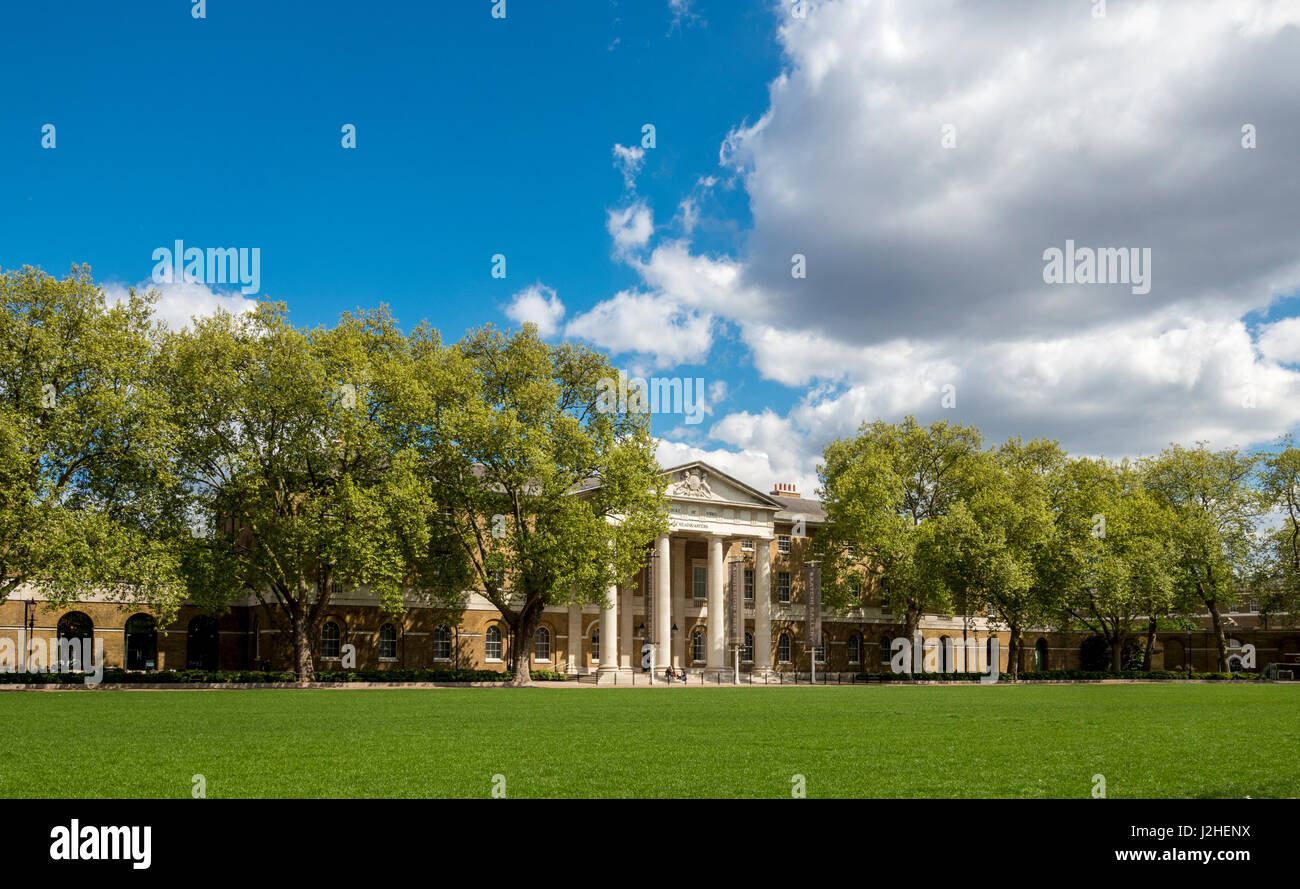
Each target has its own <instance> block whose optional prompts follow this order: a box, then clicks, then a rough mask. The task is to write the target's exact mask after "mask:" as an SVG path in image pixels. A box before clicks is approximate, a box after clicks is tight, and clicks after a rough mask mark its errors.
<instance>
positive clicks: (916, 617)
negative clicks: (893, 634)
mask: <svg viewBox="0 0 1300 889" xmlns="http://www.w3.org/2000/svg"><path fill="white" fill-rule="evenodd" d="M919 622H920V613H919V609H917V610H915V611H914V610H913V609H912V607H911V606H910V605H909V606H908V607H907V610H906V611H904V612H903V636H904V637H906V639H907V644H908V647H909V650H910V648H911V646H913V645H915V644H916V640H915V639H914V638H913V637H914V636H915V635H916V625H917V624H918V623H919ZM916 655H917V652H915V651H912V656H911V657H910V658H908V659H907V674H908V675H909V676H910V675H912V669H913V665H914V664H915V663H916Z"/></svg>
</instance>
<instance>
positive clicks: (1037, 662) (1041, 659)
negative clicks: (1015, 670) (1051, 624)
mask: <svg viewBox="0 0 1300 889" xmlns="http://www.w3.org/2000/svg"><path fill="white" fill-rule="evenodd" d="M1034 669H1035V670H1046V669H1047V640H1046V639H1039V640H1038V641H1037V642H1036V643H1034Z"/></svg>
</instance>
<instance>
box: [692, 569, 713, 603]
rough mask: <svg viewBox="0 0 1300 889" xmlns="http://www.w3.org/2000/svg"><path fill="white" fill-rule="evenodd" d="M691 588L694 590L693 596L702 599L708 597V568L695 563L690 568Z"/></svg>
mask: <svg viewBox="0 0 1300 889" xmlns="http://www.w3.org/2000/svg"><path fill="white" fill-rule="evenodd" d="M691 578H692V581H693V582H692V584H691V586H692V588H693V589H694V590H695V598H697V599H704V598H707V597H708V594H709V585H708V569H706V568H705V566H703V565H695V566H694V567H692V568H691Z"/></svg>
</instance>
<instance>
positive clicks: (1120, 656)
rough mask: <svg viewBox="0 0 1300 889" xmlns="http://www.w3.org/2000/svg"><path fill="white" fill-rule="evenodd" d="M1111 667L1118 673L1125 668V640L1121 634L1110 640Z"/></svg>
mask: <svg viewBox="0 0 1300 889" xmlns="http://www.w3.org/2000/svg"><path fill="white" fill-rule="evenodd" d="M1110 668H1111V670H1113V671H1114V672H1116V673H1118V672H1119V671H1120V670H1123V669H1124V640H1123V639H1122V638H1121V637H1119V636H1116V637H1115V638H1114V639H1111V640H1110Z"/></svg>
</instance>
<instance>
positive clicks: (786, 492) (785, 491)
mask: <svg viewBox="0 0 1300 889" xmlns="http://www.w3.org/2000/svg"><path fill="white" fill-rule="evenodd" d="M771 493H772V494H774V495H775V496H777V497H795V498H798V496H799V491H798V489H797V488H796V487H795V484H794V482H777V483H776V484H774V485H772V491H771Z"/></svg>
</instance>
